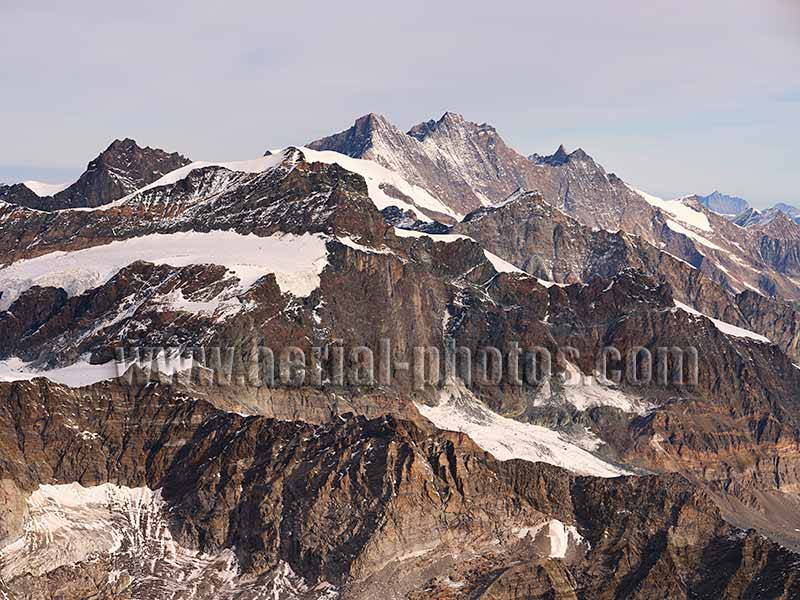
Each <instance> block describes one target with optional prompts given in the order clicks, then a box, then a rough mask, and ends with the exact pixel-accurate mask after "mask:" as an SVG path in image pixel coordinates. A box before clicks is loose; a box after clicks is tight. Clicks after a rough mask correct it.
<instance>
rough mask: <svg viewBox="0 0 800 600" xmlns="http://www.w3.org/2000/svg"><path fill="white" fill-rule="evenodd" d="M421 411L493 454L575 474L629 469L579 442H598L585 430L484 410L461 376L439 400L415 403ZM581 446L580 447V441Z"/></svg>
mask: <svg viewBox="0 0 800 600" xmlns="http://www.w3.org/2000/svg"><path fill="white" fill-rule="evenodd" d="M415 405H416V407H417V410H419V412H420V414H422V416H424V417H425V418H427V419H428V420H429V421H431V422H432V423H433V424H434V425H436V427H438V428H439V429H445V430H448V431H460V432H462V433H465V434H467V435H468V436H469V437H470V438H472V440H473V441H474V442H475V443H476V444H478V446H480V447H481V448H482V449H483V450H486V451H487V452H490V453H491V454H492V455H493V456H494V457H495V458H496V459H498V460H511V459H513V458H520V459H523V460H529V461H532V462H546V463H549V464H551V465H556V466H557V467H562V468H564V469H568V470H570V471H573V472H574V473H578V474H580V475H594V476H596V477H617V476H619V475H630V474H631V473H630V472H628V471H626V470H624V469H621V468H620V467H617V466H615V465H612V464H610V463H607V462H605V461H604V460H602V459H600V458H598V457H597V456H595V455H594V454H592V453H591V452H589V451H588V450H586V449H584V447H597V446H599V440H598V439H597V438H596V437H594V436H592V435H591V434H590V433H588V432H587V433H586V435H585V436H584V439H581V440H577V439H570V437H569V436H567V435H566V434H564V433H559V432H557V431H553V430H552V429H547V428H546V427H541V426H539V425H531V424H529V423H522V422H520V421H516V420H514V419H509V418H507V417H503V416H500V415H498V414H497V413H494V412H492V411H491V410H489V409H488V408H487V407H486V405H484V404H483V403H482V402H481V401H480V400H478V399H477V398H476V397H475V396H474V395H473V394H472V392H470V391H469V390H468V389H467V388H466V387H465V386H464V384H463V383H462V382H461V381H458V382H454V383H450V384H449V385H448V386H446V387H445V388H443V389H442V390H441V393H440V396H439V404H438V406H427V405H425V404H420V403H415ZM582 446H583V447H582Z"/></svg>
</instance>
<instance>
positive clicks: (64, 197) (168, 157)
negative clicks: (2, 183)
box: [0, 138, 191, 211]
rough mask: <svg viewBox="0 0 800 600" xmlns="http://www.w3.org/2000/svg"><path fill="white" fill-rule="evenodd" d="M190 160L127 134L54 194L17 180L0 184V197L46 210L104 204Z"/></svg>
mask: <svg viewBox="0 0 800 600" xmlns="http://www.w3.org/2000/svg"><path fill="white" fill-rule="evenodd" d="M190 162H191V161H190V160H189V159H188V158H186V157H184V156H181V155H180V154H178V153H176V152H173V153H172V154H168V153H167V152H164V151H163V150H159V149H157V148H150V147H147V148H140V147H139V146H138V145H137V144H136V142H135V141H133V140H131V139H128V138H126V139H124V140H115V141H114V142H112V143H111V145H110V146H109V147H108V148H106V149H105V150H104V151H103V152H101V153H100V155H99V156H98V157H97V158H95V159H94V160H93V161H91V162H90V163H89V165H88V166H87V167H86V171H85V172H84V173H83V174H82V175H81V176H80V177H79V178H78V180H77V181H76V182H75V183H73V184H72V185H70V186H69V187H68V188H66V189H65V190H62V191H61V192H58V193H57V194H55V195H54V196H46V197H39V196H37V195H36V194H34V193H33V192H31V191H30V190H29V189H28V188H27V187H25V186H24V185H22V184H17V185H15V186H11V187H8V188H6V189H5V190H3V189H2V188H0V200H4V201H6V202H11V203H13V204H19V205H21V206H27V207H29V208H35V209H38V210H45V211H52V210H59V209H63V208H81V207H95V206H102V205H103V204H108V203H110V202H114V201H115V200H119V199H120V198H122V197H124V196H127V195H128V194H130V193H132V192H135V191H136V190H138V189H139V188H142V187H144V186H145V185H147V184H149V183H152V182H154V181H156V180H157V179H159V178H160V177H162V176H163V175H166V174H167V173H169V172H170V171H174V170H175V169H178V168H180V167H182V166H184V165H187V164H189V163H190Z"/></svg>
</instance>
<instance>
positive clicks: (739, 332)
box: [674, 300, 772, 344]
mask: <svg viewBox="0 0 800 600" xmlns="http://www.w3.org/2000/svg"><path fill="white" fill-rule="evenodd" d="M674 302H675V306H676V307H677V308H679V309H680V310H682V311H684V312H687V313H689V314H690V315H695V316H700V317H705V318H706V319H708V320H709V321H711V322H712V323H713V324H714V326H715V327H716V328H717V329H719V330H720V331H721V332H722V333H724V334H726V335H730V336H733V337H738V338H748V339H751V340H755V341H757V342H764V343H767V344H771V343H772V340H770V339H768V338H766V337H764V336H763V335H761V334H759V333H756V332H755V331H750V330H749V329H743V328H741V327H737V326H736V325H731V324H730V323H726V322H725V321H720V320H719V319H713V318H711V317H709V316H708V315H704V314H703V313H701V312H699V311H696V310H695V309H693V308H692V307H691V306H688V305H686V304H684V303H683V302H678V301H677V300H675V301H674Z"/></svg>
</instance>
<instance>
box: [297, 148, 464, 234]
mask: <svg viewBox="0 0 800 600" xmlns="http://www.w3.org/2000/svg"><path fill="white" fill-rule="evenodd" d="M300 150H301V151H302V152H303V154H305V157H306V160H308V161H310V162H322V163H327V164H332V163H336V164H338V165H339V166H340V167H342V168H344V169H347V170H348V171H352V172H353V173H357V174H359V175H361V176H362V177H363V178H364V179H365V180H366V182H367V188H368V191H369V197H370V198H371V199H372V201H373V202H374V203H375V206H377V207H378V210H383V209H384V208H386V207H387V206H399V207H400V208H402V209H404V210H411V211H413V212H414V213H415V214H416V215H417V218H418V219H420V220H421V221H425V222H430V221H432V219H431V218H430V217H428V216H427V215H426V214H425V213H423V212H422V211H421V210H420V208H424V209H426V210H430V211H434V212H438V213H442V214H445V215H448V216H450V217H453V218H454V219H456V220H460V219H461V217H462V216H463V215H460V214H458V213H456V212H454V211H453V210H452V209H451V208H450V207H449V206H447V205H446V204H444V203H442V202H441V201H440V200H438V199H437V198H435V197H434V196H432V195H431V194H430V193H429V192H428V191H427V190H424V189H423V188H421V187H419V186H417V185H414V184H411V183H408V182H407V181H406V180H405V179H403V178H402V177H401V176H400V175H399V174H398V173H396V172H394V171H391V170H389V169H387V168H386V167H383V166H381V165H379V164H378V163H376V162H373V161H371V160H364V159H360V158H351V157H350V156H347V155H346V154H340V153H338V152H333V151H330V150H325V151H319V150H311V149H309V148H300ZM386 185H389V186H391V187H393V188H395V189H396V190H398V191H399V192H400V193H402V194H403V195H405V196H408V197H409V198H411V199H412V200H413V202H414V204H413V205H412V204H408V203H407V202H403V201H402V200H399V199H397V198H393V197H392V196H390V195H388V194H387V193H386V192H385V191H384V190H383V187H384V186H386Z"/></svg>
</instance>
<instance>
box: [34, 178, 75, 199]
mask: <svg viewBox="0 0 800 600" xmlns="http://www.w3.org/2000/svg"><path fill="white" fill-rule="evenodd" d="M22 185H24V186H25V187H26V188H28V189H29V190H30V191H32V192H33V193H34V194H36V195H37V196H39V197H40V198H44V197H46V196H55V195H56V194H57V193H58V192H63V191H64V190H65V189H67V188H68V187H69V186H70V185H72V184H71V183H44V182H43V181H23V182H22Z"/></svg>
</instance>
